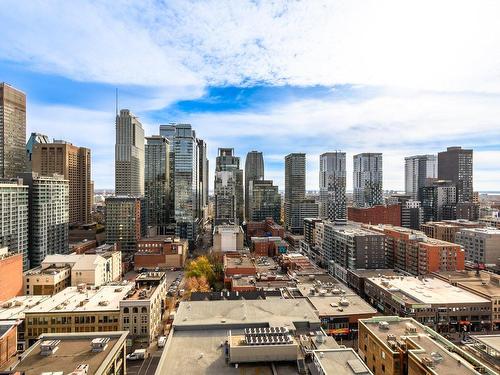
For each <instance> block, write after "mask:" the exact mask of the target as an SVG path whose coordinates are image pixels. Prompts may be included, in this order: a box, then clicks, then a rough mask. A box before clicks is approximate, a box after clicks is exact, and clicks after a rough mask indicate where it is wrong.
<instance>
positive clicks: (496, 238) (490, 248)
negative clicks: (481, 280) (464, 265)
mask: <svg viewBox="0 0 500 375" xmlns="http://www.w3.org/2000/svg"><path fill="white" fill-rule="evenodd" d="M455 242H456V243H457V244H460V245H461V246H463V248H464V249H465V259H466V260H467V261H469V262H473V263H476V264H492V265H494V264H496V263H497V261H498V258H500V229H496V228H472V229H462V230H461V231H460V232H458V233H457V234H456V236H455Z"/></svg>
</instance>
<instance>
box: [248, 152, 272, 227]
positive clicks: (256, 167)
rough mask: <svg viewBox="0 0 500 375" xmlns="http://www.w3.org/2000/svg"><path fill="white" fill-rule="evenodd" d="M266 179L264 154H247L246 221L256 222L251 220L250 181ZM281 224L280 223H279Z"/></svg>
mask: <svg viewBox="0 0 500 375" xmlns="http://www.w3.org/2000/svg"><path fill="white" fill-rule="evenodd" d="M263 179H264V157H263V156H262V152H259V151H250V152H249V153H247V157H246V159H245V219H246V220H247V221H248V220H254V219H252V218H251V214H250V208H251V199H250V196H249V193H250V181H255V180H263ZM278 222H279V221H278Z"/></svg>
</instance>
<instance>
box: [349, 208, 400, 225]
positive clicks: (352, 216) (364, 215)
mask: <svg viewBox="0 0 500 375" xmlns="http://www.w3.org/2000/svg"><path fill="white" fill-rule="evenodd" d="M347 212H348V218H349V220H351V221H355V222H357V223H365V224H374V225H376V224H391V225H397V226H401V206H399V205H390V206H379V205H377V206H372V207H363V208H362V207H349V208H348V209H347Z"/></svg>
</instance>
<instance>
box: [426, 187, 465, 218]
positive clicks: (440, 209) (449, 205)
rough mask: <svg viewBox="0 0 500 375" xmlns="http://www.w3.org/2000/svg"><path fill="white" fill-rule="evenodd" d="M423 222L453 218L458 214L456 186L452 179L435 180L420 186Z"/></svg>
mask: <svg viewBox="0 0 500 375" xmlns="http://www.w3.org/2000/svg"><path fill="white" fill-rule="evenodd" d="M420 191H421V193H420V195H421V199H422V201H421V204H422V210H423V222H424V223H426V222H428V221H439V220H453V219H455V216H456V214H455V213H454V209H455V208H456V203H457V201H456V198H457V194H456V186H455V185H454V184H453V182H451V181H446V180H445V181H434V182H432V183H430V185H428V186H424V187H422V188H420Z"/></svg>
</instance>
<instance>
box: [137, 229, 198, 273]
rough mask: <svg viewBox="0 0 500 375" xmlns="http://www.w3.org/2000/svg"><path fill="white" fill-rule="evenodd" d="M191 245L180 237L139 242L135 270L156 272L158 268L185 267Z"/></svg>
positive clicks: (161, 237) (153, 238)
mask: <svg viewBox="0 0 500 375" xmlns="http://www.w3.org/2000/svg"><path fill="white" fill-rule="evenodd" d="M188 249H189V243H188V241H187V240H183V239H180V238H178V237H175V238H172V237H167V236H157V237H152V238H151V237H148V238H143V239H142V240H139V241H138V242H137V252H136V253H135V254H134V268H135V269H136V270H140V269H142V268H146V269H150V270H154V269H156V268H160V269H165V268H172V267H173V268H181V267H184V264H185V263H186V259H187V255H188Z"/></svg>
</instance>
